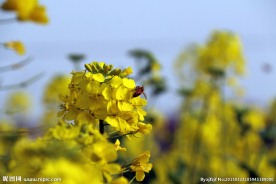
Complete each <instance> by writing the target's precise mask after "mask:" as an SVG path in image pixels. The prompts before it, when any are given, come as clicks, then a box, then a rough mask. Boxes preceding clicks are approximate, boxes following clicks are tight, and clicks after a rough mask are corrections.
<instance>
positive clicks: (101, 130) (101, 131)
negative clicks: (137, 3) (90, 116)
mask: <svg viewBox="0 0 276 184" xmlns="http://www.w3.org/2000/svg"><path fill="white" fill-rule="evenodd" d="M100 133H101V134H104V121H103V120H100Z"/></svg>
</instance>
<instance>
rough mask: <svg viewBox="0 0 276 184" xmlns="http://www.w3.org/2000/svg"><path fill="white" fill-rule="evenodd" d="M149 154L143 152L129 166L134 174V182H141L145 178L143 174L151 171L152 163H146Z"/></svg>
mask: <svg viewBox="0 0 276 184" xmlns="http://www.w3.org/2000/svg"><path fill="white" fill-rule="evenodd" d="M149 158H150V152H149V151H145V152H144V153H141V154H140V155H139V156H138V157H137V158H135V159H134V160H133V161H132V163H131V166H130V169H131V171H133V172H136V180H137V181H143V180H144V178H145V173H144V172H147V173H148V172H149V171H150V170H151V169H152V163H148V162H149Z"/></svg>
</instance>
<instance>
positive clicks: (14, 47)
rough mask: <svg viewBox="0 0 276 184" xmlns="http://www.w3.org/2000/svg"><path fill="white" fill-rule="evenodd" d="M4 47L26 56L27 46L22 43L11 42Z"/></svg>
mask: <svg viewBox="0 0 276 184" xmlns="http://www.w3.org/2000/svg"><path fill="white" fill-rule="evenodd" d="M4 46H5V47H6V48H8V49H11V50H14V51H15V52H16V53H17V54H19V55H24V54H25V46H24V44H23V43H22V42H20V41H11V42H6V43H4Z"/></svg>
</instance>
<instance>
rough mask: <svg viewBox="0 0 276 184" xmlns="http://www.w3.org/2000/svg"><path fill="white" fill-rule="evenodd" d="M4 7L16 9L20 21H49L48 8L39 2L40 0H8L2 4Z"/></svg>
mask: <svg viewBox="0 0 276 184" xmlns="http://www.w3.org/2000/svg"><path fill="white" fill-rule="evenodd" d="M2 9H3V10H7V11H15V12H16V13H17V19H18V20H19V21H33V22H36V23H41V24H46V23H48V17H47V14H46V8H45V7H44V6H41V5H39V4H38V0H24V1H22V0H7V1H6V2H4V3H3V4H2Z"/></svg>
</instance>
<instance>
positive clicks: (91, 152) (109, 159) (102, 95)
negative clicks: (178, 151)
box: [0, 62, 152, 184]
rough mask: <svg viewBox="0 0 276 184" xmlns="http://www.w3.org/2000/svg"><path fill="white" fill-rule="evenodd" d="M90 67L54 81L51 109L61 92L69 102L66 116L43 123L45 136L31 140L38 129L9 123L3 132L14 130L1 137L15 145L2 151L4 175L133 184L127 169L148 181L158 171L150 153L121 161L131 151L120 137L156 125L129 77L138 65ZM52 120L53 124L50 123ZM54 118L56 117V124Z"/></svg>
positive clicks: (48, 93)
mask: <svg viewBox="0 0 276 184" xmlns="http://www.w3.org/2000/svg"><path fill="white" fill-rule="evenodd" d="M85 66H86V70H85V71H81V72H72V78H71V80H68V77H66V76H57V77H55V78H53V81H52V82H51V83H49V85H48V87H47V88H46V91H45V96H44V102H45V104H46V105H47V108H48V109H47V110H46V112H49V109H52V107H51V105H53V104H57V103H58V101H59V100H58V99H57V97H58V93H60V95H59V97H60V98H61V100H62V102H63V104H62V105H61V111H60V112H58V114H59V115H60V116H61V117H62V118H56V119H51V118H50V119H49V118H48V119H46V118H45V119H44V122H43V123H42V124H41V127H37V128H36V129H37V130H39V131H41V130H40V129H41V128H42V129H43V131H42V134H40V135H41V136H40V137H38V138H36V139H30V137H31V136H32V133H34V131H35V130H36V129H33V130H31V129H29V130H28V129H19V128H16V127H10V126H4V124H3V127H1V128H2V129H1V131H5V132H9V133H8V134H4V136H1V141H0V143H1V144H0V146H3V147H4V148H5V147H7V145H6V144H7V143H8V142H7V141H5V140H8V139H9V140H10V142H11V143H9V148H10V149H8V150H6V151H5V152H3V153H1V157H3V160H2V161H1V163H2V164H4V163H5V164H4V167H1V168H0V169H1V171H3V172H2V173H4V174H5V175H20V176H24V177H28V178H34V177H37V178H39V177H52V178H61V179H62V182H63V183H83V182H85V183H95V184H97V183H99V184H101V183H111V184H114V183H115V184H116V183H122V184H124V183H125V184H127V183H128V181H129V180H130V179H132V178H128V177H127V176H125V174H124V173H128V172H133V173H136V174H135V176H134V177H133V179H134V178H136V180H137V181H143V180H144V178H145V172H146V173H148V172H149V171H150V170H151V169H152V164H151V163H149V158H150V152H149V151H146V152H144V153H142V154H140V155H139V156H138V157H137V158H132V159H133V160H132V161H130V162H129V164H124V165H122V164H120V163H119V162H118V159H119V152H126V153H127V151H128V150H127V149H126V148H124V147H123V146H122V145H121V144H120V140H119V139H117V138H120V137H122V136H125V135H127V136H130V135H132V134H138V133H140V134H148V133H149V132H150V131H151V129H152V126H151V125H150V124H146V123H144V122H143V120H144V116H145V115H146V112H145V111H144V110H143V109H142V108H143V106H144V105H145V104H146V100H145V99H142V98H141V97H140V96H136V97H133V94H134V93H135V89H136V85H135V82H134V80H133V79H128V78H126V77H127V76H128V75H129V74H131V72H132V69H131V68H127V69H125V70H122V71H121V70H120V69H113V66H112V65H106V64H105V63H103V62H92V63H90V64H87V65H85ZM58 85H61V86H58ZM66 88H67V90H66ZM52 89H55V90H52ZM120 93H122V94H120ZM84 102H85V103H84ZM65 107H67V108H65ZM9 108H10V107H9ZM52 110H53V111H51V112H57V111H55V110H54V109H52ZM46 114H48V113H46ZM47 120H48V121H49V123H51V125H50V126H47V125H46V123H47ZM51 121H56V125H54V124H53V123H52V122H51ZM116 123H117V124H116ZM108 125H110V127H109V126H108ZM102 126H104V127H102ZM5 127H6V128H5ZM45 128H47V129H48V130H47V129H46V130H44V129H45ZM111 129H114V131H112V132H111ZM4 158H5V159H4ZM43 163H44V164H43ZM2 164H1V165H2ZM68 169H69V170H68ZM38 183H39V182H38Z"/></svg>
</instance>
